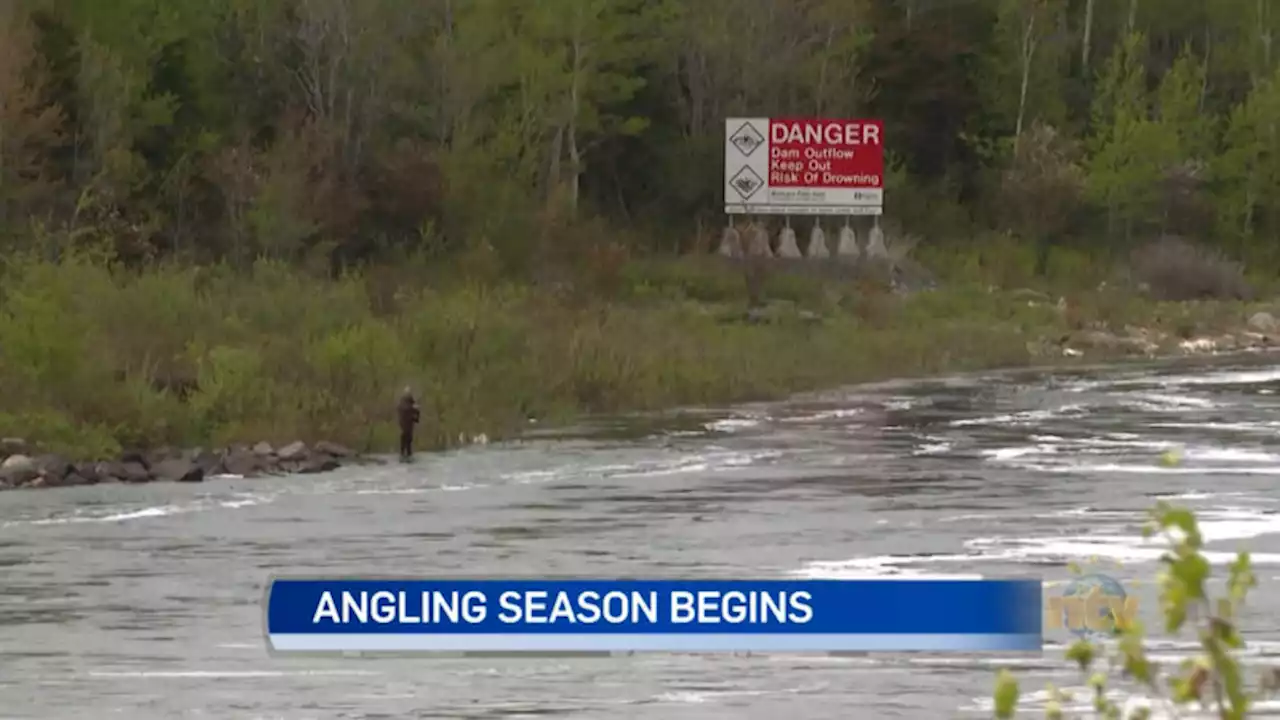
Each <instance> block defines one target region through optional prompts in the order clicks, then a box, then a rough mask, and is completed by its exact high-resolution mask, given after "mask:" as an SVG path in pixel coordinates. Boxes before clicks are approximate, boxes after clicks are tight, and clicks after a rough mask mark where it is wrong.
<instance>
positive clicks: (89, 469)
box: [75, 462, 102, 485]
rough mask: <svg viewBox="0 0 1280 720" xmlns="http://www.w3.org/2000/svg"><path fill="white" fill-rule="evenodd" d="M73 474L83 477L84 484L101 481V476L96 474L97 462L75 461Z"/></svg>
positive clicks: (94, 483)
mask: <svg viewBox="0 0 1280 720" xmlns="http://www.w3.org/2000/svg"><path fill="white" fill-rule="evenodd" d="M75 474H76V475H79V476H80V477H82V478H84V484H85V485H97V484H98V483H99V482H101V481H102V476H101V475H99V474H98V463H91V462H82V463H76V466H75Z"/></svg>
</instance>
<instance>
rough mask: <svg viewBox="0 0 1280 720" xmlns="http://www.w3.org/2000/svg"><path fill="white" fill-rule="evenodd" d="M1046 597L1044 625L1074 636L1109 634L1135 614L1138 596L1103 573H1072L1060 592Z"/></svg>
mask: <svg viewBox="0 0 1280 720" xmlns="http://www.w3.org/2000/svg"><path fill="white" fill-rule="evenodd" d="M1046 600H1047V602H1046V607H1045V615H1044V626H1045V628H1046V629H1050V630H1062V629H1066V630H1067V631H1068V632H1070V633H1071V634H1072V635H1075V636H1077V637H1109V636H1111V635H1112V634H1114V632H1115V630H1116V628H1117V627H1121V628H1123V627H1128V626H1130V625H1132V624H1133V622H1134V621H1135V620H1137V618H1138V598H1136V597H1133V596H1132V595H1129V594H1128V593H1127V592H1125V589H1124V586H1123V585H1121V584H1120V581H1118V580H1116V579H1115V578H1113V577H1111V576H1110V575H1104V574H1102V573H1088V574H1085V575H1080V576H1078V577H1075V578H1073V579H1072V580H1071V581H1070V582H1069V583H1067V584H1066V587H1065V588H1064V590H1063V592H1062V593H1061V594H1057V595H1055V594H1050V595H1048V597H1047V598H1046Z"/></svg>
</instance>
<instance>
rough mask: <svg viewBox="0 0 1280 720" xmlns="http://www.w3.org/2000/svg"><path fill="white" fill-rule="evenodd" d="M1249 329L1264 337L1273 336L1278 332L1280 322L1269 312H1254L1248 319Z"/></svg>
mask: <svg viewBox="0 0 1280 720" xmlns="http://www.w3.org/2000/svg"><path fill="white" fill-rule="evenodd" d="M1249 329H1251V330H1256V331H1257V332H1260V333H1264V334H1266V335H1274V334H1275V333H1276V331H1277V330H1280V322H1277V321H1276V318H1275V316H1274V315H1272V314H1271V313H1269V312H1256V313H1254V314H1253V315H1251V316H1250V317H1249Z"/></svg>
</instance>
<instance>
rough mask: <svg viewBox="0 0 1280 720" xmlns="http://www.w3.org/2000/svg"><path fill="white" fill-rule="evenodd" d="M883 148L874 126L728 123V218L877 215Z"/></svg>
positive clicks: (879, 128) (806, 121)
mask: <svg viewBox="0 0 1280 720" xmlns="http://www.w3.org/2000/svg"><path fill="white" fill-rule="evenodd" d="M883 140H884V124H883V123H882V122H881V121H879V120H831V119H820V118H818V119H813V118H729V119H728V120H726V121H725V212H728V213H752V214H766V215H768V214H774V215H779V214H795V215H803V214H808V215H812V214H823V215H879V214H881V212H882V211H883V206H884V143H883Z"/></svg>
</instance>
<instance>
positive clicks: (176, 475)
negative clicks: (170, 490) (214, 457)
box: [153, 458, 204, 482]
mask: <svg viewBox="0 0 1280 720" xmlns="http://www.w3.org/2000/svg"><path fill="white" fill-rule="evenodd" d="M153 472H154V473H155V476H156V479H157V480H167V481H169V482H203V481H204V468H202V467H200V466H199V465H197V464H196V463H194V462H192V461H190V460H184V459H182V458H172V459H169V460H165V461H163V462H161V463H160V464H158V465H156V466H155V468H153Z"/></svg>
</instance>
